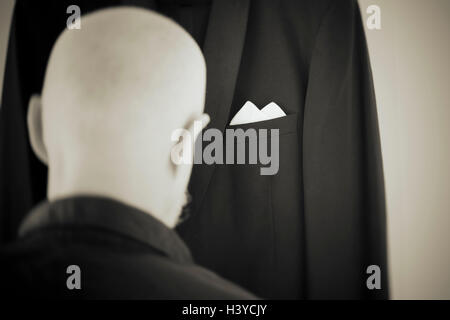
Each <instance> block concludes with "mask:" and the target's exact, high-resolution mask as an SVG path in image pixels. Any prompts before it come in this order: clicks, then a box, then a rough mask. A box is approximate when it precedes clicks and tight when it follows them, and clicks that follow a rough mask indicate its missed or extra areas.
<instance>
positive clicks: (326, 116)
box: [0, 0, 388, 298]
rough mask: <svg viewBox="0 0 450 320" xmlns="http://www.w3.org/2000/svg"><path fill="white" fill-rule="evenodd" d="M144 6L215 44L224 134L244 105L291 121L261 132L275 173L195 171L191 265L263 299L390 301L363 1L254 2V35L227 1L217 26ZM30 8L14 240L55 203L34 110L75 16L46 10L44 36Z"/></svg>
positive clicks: (5, 197) (12, 52)
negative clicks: (30, 215)
mask: <svg viewBox="0 0 450 320" xmlns="http://www.w3.org/2000/svg"><path fill="white" fill-rule="evenodd" d="M124 2H126V1H121V3H122V4H123V3H124ZM130 2H132V1H130ZM134 2H140V5H143V6H149V7H150V5H149V3H152V6H153V8H154V9H157V10H160V11H164V12H165V14H167V15H169V16H172V18H174V19H175V20H177V19H178V20H177V21H178V22H180V23H181V25H183V26H184V27H185V28H186V29H187V30H188V31H189V32H191V33H192V34H193V36H194V38H195V39H196V40H197V41H198V42H199V44H202V40H203V39H205V40H204V41H205V42H204V46H203V49H204V54H205V59H206V61H207V64H208V66H207V67H208V69H212V70H216V71H215V72H214V73H212V72H211V71H210V70H208V84H207V90H208V91H207V105H206V110H207V112H209V113H210V114H212V115H215V116H214V117H213V119H212V122H211V124H210V127H217V128H219V129H220V130H223V129H224V127H223V126H224V125H225V124H226V123H228V121H229V120H230V119H231V118H232V117H233V116H234V114H235V113H236V112H237V110H238V109H239V108H240V107H241V106H242V105H243V104H244V103H245V102H246V101H247V100H251V101H252V102H254V103H255V104H256V105H257V106H259V107H263V106H265V105H266V104H268V103H269V102H271V101H274V102H276V103H277V104H279V105H280V106H281V107H282V108H283V110H284V111H285V112H286V113H287V114H288V116H287V117H285V118H281V119H276V120H270V121H265V122H263V123H260V124H258V125H257V126H255V127H262V128H280V129H281V131H282V135H281V136H280V169H279V172H278V174H277V175H275V176H261V175H260V174H259V167H258V166H251V165H227V166H225V165H216V166H205V165H197V166H195V168H194V170H193V175H192V178H191V183H190V191H191V193H192V195H193V200H194V202H193V211H192V215H191V218H190V219H188V220H187V221H186V222H185V223H183V224H182V225H181V226H180V227H179V232H180V235H181V236H182V238H183V239H184V240H185V241H186V242H187V244H188V246H189V248H190V249H191V252H192V254H193V256H194V260H195V261H196V262H198V263H200V264H202V265H204V266H206V267H208V268H210V269H212V270H214V271H216V272H218V273H219V274H221V275H222V276H224V277H226V278H228V279H231V280H232V281H234V282H237V283H239V284H240V285H242V286H244V287H246V288H248V289H249V290H251V291H252V292H255V293H257V294H258V295H260V296H263V297H269V298H387V297H388V284H387V264H386V234H385V208H384V206H385V204H384V186H383V172H382V161H381V151H380V142H379V134H378V123H377V114H376V104H375V97H374V94H373V84H372V76H371V71H370V63H369V58H368V53H367V47H366V40H365V36H364V33H363V28H362V23H361V17H360V13H359V8H358V5H357V2H356V0H341V1H333V0H295V1H294V0H258V1H255V0H252V1H250V7H249V11H248V14H247V16H246V18H247V22H246V25H245V28H243V25H242V23H236V21H237V20H236V19H235V17H234V16H233V15H232V13H233V12H234V11H233V10H234V9H235V7H234V6H233V4H228V5H226V4H225V3H226V2H227V1H213V5H212V9H211V16H210V22H209V23H208V22H207V21H206V19H207V18H206V17H207V13H205V12H209V8H204V7H203V8H202V9H200V10H199V11H195V12H194V11H189V13H188V11H187V10H191V9H192V6H193V4H186V3H184V4H181V3H178V2H177V1H176V0H173V1H161V2H158V3H156V4H155V3H153V1H143V0H136V1H134ZM200 2H202V1H200ZM231 2H232V3H234V4H235V5H236V6H242V5H243V2H242V1H239V0H237V1H231ZM25 3H27V4H26V5H25ZM30 3H32V1H24V0H22V1H21V0H19V1H18V6H17V8H16V12H15V21H14V25H13V26H12V35H11V39H10V48H9V53H8V62H7V66H6V75H5V88H6V87H8V88H9V89H5V91H4V95H3V106H2V110H1V114H0V121H1V122H0V130H1V131H0V134H1V136H0V143H1V145H0V147H1V148H2V149H1V154H2V156H1V159H0V161H1V162H0V169H1V172H0V175H1V178H2V179H1V180H0V183H1V188H2V189H1V195H0V201H1V202H0V204H1V209H0V210H1V216H0V219H1V228H2V230H1V231H0V232H1V236H2V239H3V241H7V240H10V239H11V238H12V237H13V234H14V232H15V230H17V226H18V221H20V219H21V217H22V216H23V215H24V213H25V212H26V211H27V210H28V209H29V208H31V206H32V205H33V204H35V203H36V202H37V201H38V200H40V199H42V198H43V197H44V194H45V169H44V168H43V166H41V165H40V164H39V163H38V162H37V160H36V159H35V158H34V156H33V155H31V151H30V149H29V146H28V141H27V138H26V132H25V113H26V103H27V100H28V98H29V95H30V94H31V93H32V92H34V91H39V89H40V86H41V81H42V75H43V70H44V68H45V61H46V59H47V58H48V52H49V50H50V48H51V45H52V42H53V41H54V39H55V38H56V35H57V34H58V32H59V31H61V30H62V28H63V27H64V26H65V19H66V17H67V15H65V14H60V13H59V12H61V10H62V12H65V8H66V7H65V6H67V5H68V4H67V3H64V1H58V2H56V1H55V2H52V3H54V4H53V6H54V7H48V8H45V6H43V5H42V4H39V5H35V6H36V7H38V8H36V9H35V10H37V11H36V12H42V14H43V15H44V16H45V15H46V13H45V12H43V11H44V10H45V11H46V12H51V15H52V18H51V19H46V20H45V21H46V22H45V24H44V25H46V27H44V26H43V27H42V28H33V26H34V25H38V23H37V22H36V20H33V18H32V17H30V18H29V19H31V20H29V19H28V18H20V17H23V16H26V15H30V16H31V13H29V12H31V11H29V10H25V7H26V6H30V5H31V4H30ZM60 3H61V4H60ZM70 4H72V2H71V3H70ZM109 4H110V5H113V4H114V1H109ZM155 5H156V6H159V7H155ZM161 5H163V6H164V7H161ZM196 5H205V4H204V3H202V4H199V3H196ZM56 6H60V7H58V8H59V9H56ZM92 6H94V4H92V1H91V2H87V1H86V2H85V3H84V2H83V4H80V7H81V8H83V7H85V8H89V7H92ZM95 6H96V7H97V6H98V7H99V6H100V4H97V2H96V4H95ZM39 8H41V9H39ZM42 8H44V9H42ZM174 8H176V9H174ZM186 8H187V9H186ZM218 8H219V9H220V8H222V9H223V10H218ZM185 9H186V10H185ZM39 10H41V11H39ZM52 10H53V11H52ZM82 10H83V9H82ZM84 11H85V10H83V12H84ZM180 12H181V13H184V14H180ZM200 12H201V13H200ZM182 17H184V21H180V20H179V19H181V18H182ZM197 18H198V19H199V20H197ZM58 19H59V20H58ZM200 20H201V22H198V23H197V22H196V21H200ZM30 21H35V23H34V24H32V23H31V22H30ZM40 21H41V20H40ZM189 21H190V22H189ZM213 21H220V23H217V24H215V26H214V24H213V23H212V22H213ZM239 21H241V22H242V20H241V19H239ZM192 23H195V24H196V25H195V26H193V25H192ZM213 26H214V27H213ZM203 28H207V29H208V30H203ZM211 28H214V30H215V31H214V32H213V31H211V30H210V29H211ZM56 29H58V30H56ZM194 30H197V32H194ZM199 30H200V31H199ZM202 31H203V32H202ZM211 32H213V34H216V35H217V36H214V35H212V36H211V35H210V34H209V33H211ZM242 33H245V42H244V47H243V50H242V55H241V56H240V57H239V55H238V57H237V58H236V56H235V55H234V54H235V53H236V52H237V50H236V49H235V47H233V46H234V45H233V44H231V45H230V44H228V42H227V41H231V40H233V39H231V40H230V39H229V37H230V35H231V38H232V37H234V36H235V38H236V42H235V44H239V41H238V40H239V39H240V38H241V36H242ZM50 35H51V36H50ZM205 35H206V36H205ZM224 37H225V38H224ZM208 39H211V40H208ZM33 41H36V42H35V43H33ZM208 41H209V42H208ZM226 43H227V44H226ZM231 43H233V41H231ZM208 46H209V47H210V48H212V49H211V50H209V51H208V50H206V48H207V47H208ZM217 48H219V49H217ZM228 51H230V55H228ZM29 52H33V53H34V54H33V55H31V56H30V54H29ZM38 57H40V58H38ZM236 61H239V70H238V74H237V78H236V82H235V85H234V89H232V90H231V91H230V92H228V93H227V94H226V95H225V96H223V98H221V99H218V97H219V95H221V94H222V93H221V89H222V85H223V83H222V81H220V79H224V80H225V83H228V82H227V81H228V80H229V79H230V78H231V77H232V76H231V74H232V73H231V71H232V69H233V68H231V70H228V69H227V68H221V67H220V65H227V63H228V64H231V62H233V63H235V62H236ZM229 87H230V84H229V83H228V84H226V85H225V88H227V90H228V88H229ZM33 90H34V91H33ZM208 95H209V96H208ZM211 95H212V96H211ZM222 99H223V100H222ZM214 101H216V102H217V103H216V102H214ZM222 101H231V102H230V103H228V104H227V105H225V104H223V103H221V102H222ZM224 119H226V120H224ZM244 127H246V128H248V127H252V126H251V125H247V126H244ZM12 137H17V138H12ZM12 139H15V140H12ZM3 154H6V155H5V156H3ZM372 264H376V265H379V266H380V268H381V271H382V290H373V291H369V290H367V288H366V279H367V277H368V275H367V274H366V268H367V266H369V265H372Z"/></svg>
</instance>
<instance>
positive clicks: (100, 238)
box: [0, 197, 255, 299]
mask: <svg viewBox="0 0 450 320" xmlns="http://www.w3.org/2000/svg"><path fill="white" fill-rule="evenodd" d="M73 265H75V266H77V267H79V269H80V273H79V275H80V278H79V279H80V281H79V283H80V287H79V290H77V289H69V288H68V286H67V282H69V283H71V284H73V283H74V282H73V280H70V279H69V277H70V276H71V275H73V271H70V270H69V273H68V272H67V268H68V267H69V266H73ZM0 271H1V272H0V289H1V290H2V292H3V293H7V294H8V295H9V297H10V298H11V297H14V298H15V297H31V298H39V299H42V298H52V299H54V298H57V299H61V298H68V299H71V298H75V299H254V298H255V297H254V296H253V295H251V294H250V293H248V292H246V291H244V290H243V289H241V288H239V287H237V286H235V285H233V284H232V283H230V282H228V281H226V280H224V279H222V278H220V277H218V276H217V275H216V274H214V273H212V272H210V271H208V270H206V269H204V268H202V267H199V266H197V265H195V264H194V263H193V261H192V258H191V254H190V252H189V249H188V248H187V247H186V246H185V244H184V243H183V241H182V240H181V239H180V238H179V237H178V235H177V234H176V233H175V231H173V230H170V229H169V228H167V227H166V226H165V225H163V224H162V223H161V222H159V221H158V220H156V219H154V218H153V217H152V216H151V215H150V214H148V213H145V212H142V211H140V210H138V209H135V208H133V207H131V206H128V205H125V204H123V203H120V202H117V201H114V200H111V199H107V198H98V197H74V198H66V199H61V200H57V201H54V202H44V203H42V204H40V205H39V206H38V207H37V208H35V209H34V210H33V211H32V212H31V213H30V215H29V216H27V218H26V219H25V220H24V222H23V224H22V226H21V230H20V238H19V239H18V240H17V241H15V242H13V243H11V244H9V245H7V246H6V247H4V248H2V250H1V251H0ZM68 279H69V281H68Z"/></svg>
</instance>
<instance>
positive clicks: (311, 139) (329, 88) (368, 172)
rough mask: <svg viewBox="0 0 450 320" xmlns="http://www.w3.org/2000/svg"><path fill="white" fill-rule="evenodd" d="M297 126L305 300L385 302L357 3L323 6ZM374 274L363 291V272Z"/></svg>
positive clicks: (371, 119) (379, 177)
mask: <svg viewBox="0 0 450 320" xmlns="http://www.w3.org/2000/svg"><path fill="white" fill-rule="evenodd" d="M304 112H305V113H304V127H303V130H304V131H303V173H304V180H303V184H304V185H303V187H304V206H305V207H304V209H305V225H306V235H305V237H306V239H305V240H306V270H307V277H306V281H307V291H308V296H309V297H310V298H313V299H314V298H336V297H339V298H387V297H388V288H387V265H386V239H385V238H386V234H385V199H384V182H383V169H382V158H381V150H380V139H379V131H378V121H377V110H376V102H375V95H374V89H373V83H372V74H371V69H370V61H369V56H368V51H367V45H366V39H365V34H364V29H363V26H362V21H361V14H360V11H359V7H358V4H357V2H356V1H353V0H352V1H350V0H345V1H330V7H329V8H328V10H327V12H326V14H325V16H324V18H323V20H322V22H321V24H320V28H319V31H318V33H317V38H316V40H315V45H314V49H313V53H312V58H311V64H310V72H309V80H308V89H307V97H306V104H305V111H304ZM370 265H377V266H379V267H380V270H381V281H380V284H381V289H380V290H376V289H375V290H369V289H368V288H367V286H366V280H367V278H368V277H369V276H370V274H367V273H366V269H367V267H368V266H370Z"/></svg>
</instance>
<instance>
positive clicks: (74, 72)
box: [28, 7, 208, 226]
mask: <svg viewBox="0 0 450 320" xmlns="http://www.w3.org/2000/svg"><path fill="white" fill-rule="evenodd" d="M81 19H82V28H81V29H80V30H66V31H64V32H63V33H62V34H61V36H60V37H59V38H58V40H57V42H56V44H55V46H54V48H53V50H52V53H51V56H50V59H49V62H48V66H47V71H46V76H45V80H44V86H43V92H42V98H40V97H39V96H33V97H32V98H31V100H30V107H29V113H28V125H29V131H30V139H31V143H32V146H33V150H34V151H35V153H36V155H37V156H38V157H39V158H40V159H41V160H42V161H43V162H45V163H46V164H47V165H48V167H49V187H48V197H49V199H54V198H59V197H65V196H71V195H75V194H93V195H101V196H109V197H113V198H115V199H118V200H121V201H124V202H126V203H130V204H133V205H135V206H137V207H139V208H141V209H144V210H146V211H150V212H151V213H152V214H154V215H156V216H157V217H158V218H160V219H162V220H163V221H164V222H165V223H166V224H168V225H170V226H173V224H174V222H175V221H176V218H177V216H178V214H179V211H180V208H181V206H182V205H183V199H184V192H185V189H186V186H187V183H188V178H189V174H190V170H191V169H192V168H191V165H181V166H175V165H174V164H173V163H172V162H171V159H170V153H171V149H172V147H173V145H174V142H172V141H171V133H172V132H173V131H174V130H175V129H177V128H186V129H189V128H191V127H192V125H193V122H194V121H195V120H200V121H203V122H204V123H205V124H206V122H207V121H208V118H207V116H206V115H204V114H203V107H204V95H205V84H206V67H205V63H204V59H203V56H202V54H201V51H200V49H199V48H198V46H197V44H196V43H195V41H194V40H193V39H192V38H191V37H190V36H189V34H188V33H187V32H186V31H184V30H183V29H182V28H181V27H180V26H178V25H177V24H176V23H174V22H173V21H171V20H169V19H168V18H165V17H163V16H161V15H159V14H157V13H154V12H151V11H148V10H144V9H137V8H127V7H121V8H115V9H106V10H101V11H97V12H94V13H92V14H89V15H87V16H85V17H82V18H81Z"/></svg>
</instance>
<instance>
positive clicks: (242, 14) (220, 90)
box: [190, 0, 250, 211]
mask: <svg viewBox="0 0 450 320" xmlns="http://www.w3.org/2000/svg"><path fill="white" fill-rule="evenodd" d="M249 2H250V0H214V1H213V3H212V7H211V13H210V17H209V22H208V30H207V32H206V38H205V43H204V45H203V54H204V56H205V60H206V66H207V88H206V102H205V112H206V113H207V114H209V115H210V117H211V122H210V124H209V126H208V127H209V128H217V129H219V130H220V131H222V132H223V131H224V129H225V127H226V125H227V121H228V116H229V112H230V108H231V104H232V102H233V97H234V90H235V86H236V80H237V77H238V72H239V66H240V63H241V56H242V50H243V47H244V42H245V35H246V31H247V18H248V9H249ZM214 168H215V166H214V165H195V166H194V169H193V174H192V178H191V184H190V189H191V192H192V194H193V196H194V210H195V211H198V209H199V208H200V205H201V203H202V202H203V198H204V196H205V193H206V190H207V187H208V184H209V181H210V179H211V176H212V173H213V172H214Z"/></svg>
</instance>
